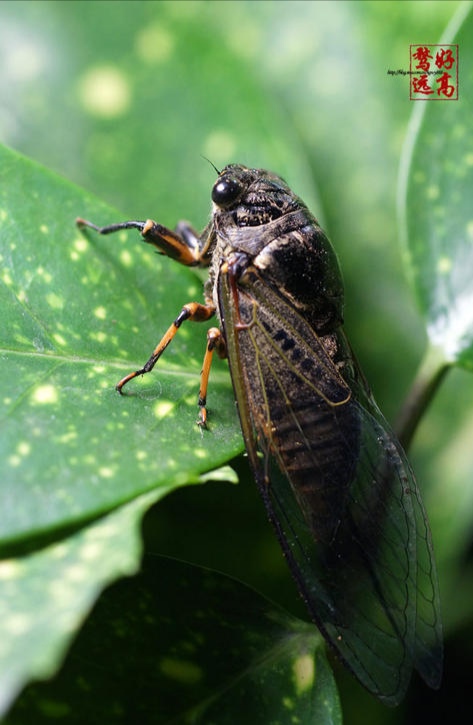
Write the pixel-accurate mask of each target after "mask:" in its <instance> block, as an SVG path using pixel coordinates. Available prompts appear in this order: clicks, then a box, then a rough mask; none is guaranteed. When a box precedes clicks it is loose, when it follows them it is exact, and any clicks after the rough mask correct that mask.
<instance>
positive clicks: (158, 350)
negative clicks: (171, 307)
mask: <svg viewBox="0 0 473 725" xmlns="http://www.w3.org/2000/svg"><path fill="white" fill-rule="evenodd" d="M214 314H215V307H214V306H213V305H211V304H207V305H201V304H199V302H189V303H188V304H187V305H184V307H183V308H182V310H181V312H180V313H179V315H178V316H177V317H176V319H175V320H174V322H173V323H172V325H171V326H170V327H169V329H168V330H167V332H165V334H164V335H163V337H162V338H161V340H160V342H159V343H158V345H157V346H156V347H155V349H154V350H153V353H152V355H151V357H150V358H149V360H148V362H146V363H145V364H144V365H143V367H142V368H140V370H135V372H133V373H130V374H129V375H126V376H125V377H124V378H123V379H122V380H120V382H119V383H118V384H117V385H116V386H115V387H116V389H117V390H118V392H119V393H121V392H122V390H123V386H124V385H126V384H127V383H128V382H129V381H130V380H132V379H133V378H136V376H137V375H144V374H145V373H149V372H151V370H152V369H153V368H154V366H155V365H156V362H157V361H158V360H159V358H160V357H161V355H162V354H163V352H164V351H165V349H166V348H167V346H168V345H169V343H170V342H171V340H172V339H173V337H174V335H175V334H176V332H177V331H178V329H179V328H180V326H181V325H182V323H183V322H185V320H191V321H192V322H204V321H205V320H209V319H210V318H211V317H212V315H214Z"/></svg>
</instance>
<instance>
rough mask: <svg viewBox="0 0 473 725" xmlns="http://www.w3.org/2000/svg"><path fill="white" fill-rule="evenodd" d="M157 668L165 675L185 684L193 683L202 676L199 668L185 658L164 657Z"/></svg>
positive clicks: (198, 680)
mask: <svg viewBox="0 0 473 725" xmlns="http://www.w3.org/2000/svg"><path fill="white" fill-rule="evenodd" d="M159 669H160V670H161V672H162V673H163V675H166V677H169V678H170V679H172V680H176V681H177V682H182V683H184V684H186V685H195V684H197V683H198V682H200V680H201V679H202V677H203V672H202V670H201V668H200V667H199V666H198V665H196V664H194V662H189V661H187V660H178V659H171V658H170V657H164V658H163V659H162V660H161V662H160V664H159Z"/></svg>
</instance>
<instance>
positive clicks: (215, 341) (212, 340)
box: [197, 327, 227, 428]
mask: <svg viewBox="0 0 473 725" xmlns="http://www.w3.org/2000/svg"><path fill="white" fill-rule="evenodd" d="M215 350H216V351H217V355H218V356H219V357H221V358H224V357H226V356H227V346H226V344H225V340H224V337H223V335H222V333H221V331H220V330H219V329H218V327H211V328H210V330H209V331H208V332H207V348H206V350H205V355H204V362H203V363H202V371H201V374H200V390H199V408H200V412H199V420H198V421H197V423H198V425H200V426H202V428H206V427H207V408H206V405H207V388H208V385H209V374H210V367H211V365H212V358H213V354H214V351H215Z"/></svg>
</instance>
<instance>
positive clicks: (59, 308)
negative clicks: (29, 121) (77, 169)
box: [0, 149, 241, 543]
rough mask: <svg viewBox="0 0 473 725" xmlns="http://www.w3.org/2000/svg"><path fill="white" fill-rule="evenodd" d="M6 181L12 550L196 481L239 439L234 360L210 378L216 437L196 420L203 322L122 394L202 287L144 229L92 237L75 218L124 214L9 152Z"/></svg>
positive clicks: (7, 462)
mask: <svg viewBox="0 0 473 725" xmlns="http://www.w3.org/2000/svg"><path fill="white" fill-rule="evenodd" d="M0 184H1V186H0V208H1V211H2V216H1V241H0V244H1V255H2V263H3V272H2V285H1V304H2V322H3V324H2V327H1V331H0V336H1V342H0V348H1V351H2V376H1V382H0V386H1V389H2V392H1V395H2V400H3V408H2V410H3V412H2V423H1V425H2V435H1V444H0V445H1V456H0V461H1V463H0V466H1V486H0V507H1V510H2V520H1V528H0V537H1V539H0V540H1V541H2V542H3V543H5V542H6V541H12V540H15V539H19V538H22V537H23V538H24V537H31V536H32V535H33V534H35V533H39V532H42V531H45V530H48V529H54V528H56V529H58V528H62V527H64V526H66V525H70V524H72V523H76V522H78V521H82V520H84V519H88V518H91V517H93V516H96V515H98V514H100V513H102V512H104V511H107V510H109V509H111V508H113V507H115V506H117V505H118V504H120V503H122V502H124V501H127V500H130V499H131V498H133V497H135V496H137V495H139V494H141V493H143V492H145V491H147V490H150V489H151V488H154V487H155V486H166V487H169V485H170V484H171V483H174V484H175V485H177V484H179V483H181V484H182V483H184V482H188V481H189V480H191V479H192V477H194V478H195V477H196V476H197V475H198V474H199V473H200V472H202V471H204V470H208V469H209V468H212V467H215V466H216V465H218V464H220V463H221V462H222V461H224V460H226V459H228V458H230V457H231V456H232V455H234V454H235V452H236V451H238V450H239V449H240V448H241V443H240V434H239V429H238V424H237V418H236V414H235V410H234V404H233V398H232V394H231V391H230V384H229V380H228V375H227V373H226V371H225V368H224V366H222V367H221V368H220V369H219V368H218V365H217V366H216V367H215V370H214V371H213V379H212V390H211V392H210V395H209V406H210V411H211V421H212V424H211V430H210V431H204V432H203V431H201V430H200V429H199V428H198V426H197V425H196V424H195V422H196V419H197V408H196V399H197V394H198V388H199V371H200V366H201V358H202V354H203V350H204V346H205V330H204V329H202V328H199V327H198V326H192V325H189V326H188V327H187V328H185V329H183V330H182V331H181V334H180V335H179V336H178V338H177V339H176V340H175V342H174V343H173V345H172V346H171V348H169V350H168V351H167V353H168V354H166V356H165V357H163V359H162V360H161V361H160V362H162V364H160V365H159V366H158V368H157V369H156V373H155V374H154V375H152V376H151V375H150V376H149V377H148V378H147V379H146V378H145V379H143V381H142V382H141V381H137V382H136V384H135V385H133V386H130V387H129V390H128V391H127V392H128V395H126V396H124V397H122V396H119V395H118V394H117V393H116V392H115V390H114V384H115V383H116V382H117V380H118V379H120V378H121V377H122V376H123V374H124V373H126V372H127V371H130V370H133V369H137V368H138V367H141V365H142V364H143V363H144V362H145V360H146V359H147V358H148V356H149V354H150V352H151V350H152V349H153V347H154V345H155V344H156V342H157V341H158V339H159V338H160V336H161V335H162V334H163V333H164V331H165V330H166V329H167V327H168V326H169V324H170V322H171V321H172V320H173V319H174V317H175V316H176V314H177V312H178V311H179V310H180V308H181V306H182V304H183V303H184V302H187V301H190V300H191V299H197V300H200V299H201V294H202V292H201V283H200V281H199V280H198V279H197V278H196V277H195V276H194V275H193V274H192V273H189V272H188V271H187V270H186V269H185V268H179V266H178V265H175V264H173V263H172V262H170V261H169V260H164V261H163V262H162V261H161V258H160V257H159V256H158V255H155V254H153V253H152V251H151V249H150V248H148V247H145V246H144V245H143V244H141V243H140V241H139V236H138V235H136V238H135V237H133V238H132V237H131V235H129V238H128V239H125V236H122V237H121V238H117V237H115V238H113V237H108V238H100V237H98V236H94V235H91V236H90V237H86V236H84V235H82V234H81V233H80V232H79V231H78V230H77V229H76V228H75V224H74V219H75V216H76V215H77V214H80V215H84V216H89V217H91V218H93V219H96V220H98V221H104V222H107V221H111V220H112V219H113V218H117V213H116V212H113V211H111V210H109V209H107V208H106V207H105V206H104V205H102V204H99V203H98V202H96V201H94V200H93V199H92V198H91V197H90V196H88V195H86V194H85V193H84V192H83V191H80V190H79V189H76V188H74V187H73V186H71V185H70V184H68V183H66V182H64V181H63V180H61V179H59V178H57V177H55V176H54V175H52V174H50V173H47V172H45V171H44V170H43V169H41V168H40V167H38V166H36V165H35V164H33V163H31V162H29V161H27V160H25V159H24V158H22V157H20V156H18V155H17V154H15V153H12V152H10V151H8V150H6V149H3V150H1V151H0ZM193 333H194V334H193Z"/></svg>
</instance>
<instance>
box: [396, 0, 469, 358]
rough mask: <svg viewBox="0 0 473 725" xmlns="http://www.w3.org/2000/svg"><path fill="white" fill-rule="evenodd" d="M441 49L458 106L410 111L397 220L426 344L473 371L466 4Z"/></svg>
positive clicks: (428, 105) (433, 104)
mask: <svg viewBox="0 0 473 725" xmlns="http://www.w3.org/2000/svg"><path fill="white" fill-rule="evenodd" d="M442 42H443V43H456V44H458V46H459V61H458V62H459V100H458V101H448V100H444V101H425V102H423V103H421V102H419V103H417V104H416V108H415V109H414V112H413V115H412V119H411V124H410V129H409V132H408V137H407V140H406V146H405V149H404V155H403V159H402V165H401V175H400V194H399V203H400V216H401V225H402V229H403V234H404V243H405V245H406V260H407V263H408V267H409V271H410V276H411V278H412V281H413V284H414V288H415V291H416V294H417V298H418V301H419V305H420V308H421V310H422V313H423V315H424V317H425V320H426V324H427V331H428V335H429V339H430V342H431V344H432V346H434V347H436V348H439V349H440V350H441V351H442V354H443V356H444V360H445V361H446V362H450V363H458V364H459V365H462V366H464V367H468V368H473V216H472V211H471V200H472V198H473V141H472V134H471V119H472V117H473V13H472V12H471V3H464V4H463V6H462V7H461V8H460V9H459V12H458V13H457V15H456V16H455V18H454V19H453V21H452V23H451V25H450V26H449V28H448V29H447V31H446V33H445V35H444V37H443V39H442ZM451 72H452V73H454V71H453V70H452V71H451Z"/></svg>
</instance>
